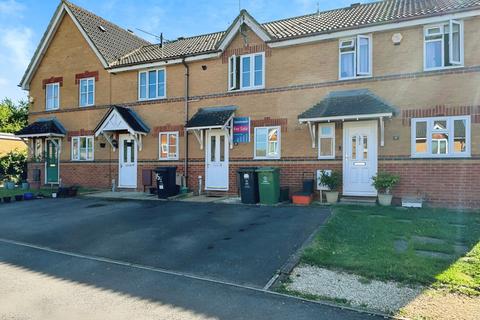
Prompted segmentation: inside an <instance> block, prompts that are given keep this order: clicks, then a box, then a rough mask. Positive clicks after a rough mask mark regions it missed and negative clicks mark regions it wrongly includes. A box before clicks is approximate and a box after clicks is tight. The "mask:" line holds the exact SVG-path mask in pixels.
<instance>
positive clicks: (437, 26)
mask: <svg viewBox="0 0 480 320" xmlns="http://www.w3.org/2000/svg"><path fill="white" fill-rule="evenodd" d="M454 24H457V25H458V26H459V32H460V57H459V58H460V59H459V60H457V61H455V60H452V56H453V46H452V45H451V43H452V42H451V41H452V40H451V39H452V34H453V25H454ZM446 25H448V28H449V30H448V32H449V44H450V46H449V48H448V50H449V61H448V62H449V63H450V64H451V65H450V66H446V65H445V36H444V35H445V26H446ZM432 29H439V30H440V32H439V33H436V34H429V33H428V31H429V30H432ZM434 35H438V36H440V35H441V37H442V38H441V39H428V40H427V39H426V38H427V36H434ZM437 41H441V43H442V46H441V47H442V50H441V51H442V52H441V54H442V65H441V66H440V67H430V68H429V67H427V44H428V43H432V42H437ZM464 48H465V41H464V28H463V20H455V19H451V20H448V21H445V22H442V23H437V24H431V25H426V26H424V27H423V70H424V71H435V70H443V69H451V68H460V67H463V66H464Z"/></svg>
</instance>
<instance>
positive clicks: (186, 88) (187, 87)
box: [182, 58, 190, 189]
mask: <svg viewBox="0 0 480 320" xmlns="http://www.w3.org/2000/svg"><path fill="white" fill-rule="evenodd" d="M182 64H183V66H184V67H185V90H184V91H185V110H184V113H185V126H184V136H185V160H184V166H185V168H184V174H185V187H187V189H188V132H187V130H186V129H187V122H188V97H189V92H188V91H189V79H190V67H189V66H188V64H187V63H186V62H185V58H183V59H182Z"/></svg>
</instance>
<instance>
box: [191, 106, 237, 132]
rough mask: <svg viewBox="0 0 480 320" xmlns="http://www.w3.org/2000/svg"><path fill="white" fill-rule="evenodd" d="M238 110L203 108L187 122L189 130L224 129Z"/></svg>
mask: <svg viewBox="0 0 480 320" xmlns="http://www.w3.org/2000/svg"><path fill="white" fill-rule="evenodd" d="M236 110H237V107H236V106H224V107H209V108H201V109H199V110H198V111H197V113H196V114H195V115H194V116H193V117H192V118H191V119H190V120H189V121H188V122H187V125H186V128H187V130H199V129H216V128H218V129H220V128H224V127H225V126H226V125H227V123H228V121H230V120H231V119H232V117H233V115H234V114H235V111H236Z"/></svg>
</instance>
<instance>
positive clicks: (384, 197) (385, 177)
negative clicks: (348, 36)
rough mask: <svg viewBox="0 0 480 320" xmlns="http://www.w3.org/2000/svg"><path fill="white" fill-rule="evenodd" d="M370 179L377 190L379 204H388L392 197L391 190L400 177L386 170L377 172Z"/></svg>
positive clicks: (390, 202)
mask: <svg viewBox="0 0 480 320" xmlns="http://www.w3.org/2000/svg"><path fill="white" fill-rule="evenodd" d="M372 180H373V183H372V185H373V186H374V187H375V189H377V191H378V203H379V204H380V205H381V206H390V205H391V204H392V198H393V195H392V194H391V190H392V188H393V187H394V186H395V185H396V184H397V183H398V182H399V181H400V177H399V176H398V175H394V174H391V173H388V172H379V173H377V175H376V176H373V177H372Z"/></svg>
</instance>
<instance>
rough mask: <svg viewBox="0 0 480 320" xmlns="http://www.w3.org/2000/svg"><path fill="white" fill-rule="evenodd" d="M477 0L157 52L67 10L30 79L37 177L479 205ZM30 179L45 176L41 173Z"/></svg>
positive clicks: (358, 10) (406, 4)
mask: <svg viewBox="0 0 480 320" xmlns="http://www.w3.org/2000/svg"><path fill="white" fill-rule="evenodd" d="M478 30H480V1H478V0H463V1H462V0H457V1H454V0H385V1H379V2H373V3H367V4H354V5H351V6H350V7H346V8H341V9H336V10H331V11H326V12H317V13H313V14H309V15H305V16H300V17H293V18H289V19H284V20H278V21H273V22H267V23H260V22H258V21H256V20H255V18H254V17H252V16H251V15H250V14H249V13H248V12H247V11H241V12H240V13H239V15H238V17H237V18H236V19H235V20H234V22H233V23H232V25H231V26H230V27H229V28H228V29H227V30H226V31H221V32H217V33H212V34H205V35H198V36H194V37H189V38H178V39H177V40H175V41H172V42H168V43H165V44H163V45H160V44H150V43H148V42H147V41H145V40H143V39H141V38H139V37H137V36H135V35H134V34H133V33H132V32H130V31H128V30H124V29H122V28H120V27H118V26H117V25H115V24H113V23H111V22H108V21H106V20H104V19H102V18H100V17H98V16H96V15H94V14H93V13H91V12H88V11H86V10H84V9H82V8H79V7H78V6H76V5H74V4H72V3H70V2H68V1H62V2H61V3H60V4H59V6H58V9H57V10H56V12H55V14H54V16H53V18H52V20H51V23H50V25H49V26H48V29H47V31H46V32H45V35H44V37H43V39H42V40H41V43H40V45H39V46H38V49H37V51H36V52H35V55H34V57H33V59H32V61H31V63H30V65H29V67H28V69H27V71H26V73H25V75H24V77H23V79H22V80H21V84H20V85H21V87H22V88H23V89H25V90H29V92H30V97H31V98H30V99H31V101H32V108H31V111H30V125H29V126H28V127H27V128H25V129H24V130H22V131H21V132H19V133H18V135H19V136H21V137H23V138H29V141H30V143H31V152H32V159H33V160H34V161H32V162H31V163H30V165H29V168H30V169H29V170H30V178H31V179H37V180H38V179H39V180H40V181H41V183H58V182H59V180H60V179H61V181H62V183H64V184H79V185H84V186H96V187H98V186H103V187H110V186H111V185H112V183H114V184H115V185H116V186H117V187H121V188H131V189H142V188H143V185H144V184H145V183H146V182H145V181H148V180H149V179H150V178H151V176H150V177H149V175H150V171H149V170H151V169H153V168H155V167H157V166H163V165H172V166H177V168H178V171H179V172H180V173H181V174H183V175H184V176H186V177H187V181H188V187H189V188H191V189H193V190H197V189H198V187H199V186H198V183H199V181H200V180H199V179H198V177H199V176H201V177H202V180H201V181H202V184H203V185H202V186H201V187H202V189H204V190H209V191H215V192H226V193H236V192H237V177H236V170H237V169H238V168H239V167H243V166H277V167H280V168H281V184H282V185H285V186H290V187H291V191H295V190H297V189H299V188H300V184H301V181H302V174H304V173H309V174H310V175H311V174H314V173H315V172H316V171H317V170H319V169H339V170H342V171H343V180H344V181H343V194H344V195H351V196H374V195H376V191H375V189H373V187H372V186H371V177H372V176H373V175H374V174H376V172H378V171H388V172H391V173H398V174H400V176H401V183H400V185H399V186H398V187H397V188H396V189H395V190H394V194H395V196H398V197H401V196H406V195H417V196H418V195H419V196H422V197H425V199H426V200H427V201H430V202H431V203H433V204H436V205H440V204H441V205H450V206H468V207H473V206H479V205H480V197H479V194H480V184H479V182H478V181H480V146H479V143H478V140H479V138H480V124H479V123H480V107H479V105H480V104H479V103H480V101H479V99H480V95H479V94H478V92H479V84H480V55H479V54H478V52H480V36H479V33H478ZM33 172H36V174H33Z"/></svg>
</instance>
